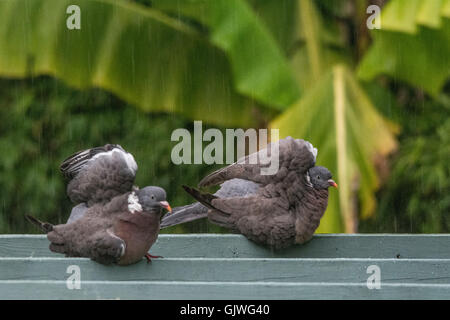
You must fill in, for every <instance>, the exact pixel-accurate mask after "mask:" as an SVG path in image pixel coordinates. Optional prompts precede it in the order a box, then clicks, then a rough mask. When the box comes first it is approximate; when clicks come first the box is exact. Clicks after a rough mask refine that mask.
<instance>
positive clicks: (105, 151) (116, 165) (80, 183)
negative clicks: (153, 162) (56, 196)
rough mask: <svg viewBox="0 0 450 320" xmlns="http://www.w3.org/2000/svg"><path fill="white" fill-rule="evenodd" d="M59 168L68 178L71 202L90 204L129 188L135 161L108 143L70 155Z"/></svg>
mask: <svg viewBox="0 0 450 320" xmlns="http://www.w3.org/2000/svg"><path fill="white" fill-rule="evenodd" d="M60 168H61V172H62V173H63V175H64V176H65V177H66V178H67V179H68V180H69V182H68V185H67V195H68V196H69V198H70V199H71V200H72V202H74V203H75V204H78V203H86V205H87V206H88V207H90V206H91V205H92V204H94V203H106V202H108V201H109V200H111V199H112V198H113V197H115V196H117V195H119V194H123V193H125V192H128V191H131V190H132V187H133V183H134V179H135V177H136V171H137V164H136V162H135V160H134V158H133V156H132V155H131V154H130V153H128V152H126V151H125V150H124V149H123V148H122V147H121V146H119V145H111V144H107V145H105V146H103V147H96V148H92V149H88V150H84V151H80V152H78V153H76V154H74V155H72V156H70V157H69V158H67V159H66V160H64V162H63V163H62V164H61V167H60Z"/></svg>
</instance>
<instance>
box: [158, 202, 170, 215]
mask: <svg viewBox="0 0 450 320" xmlns="http://www.w3.org/2000/svg"><path fill="white" fill-rule="evenodd" d="M159 204H160V205H161V207H163V208H165V209H167V211H169V212H172V208H171V207H170V204H169V203H168V202H167V201H160V202H159Z"/></svg>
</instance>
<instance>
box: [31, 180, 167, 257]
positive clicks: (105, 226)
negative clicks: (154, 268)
mask: <svg viewBox="0 0 450 320" xmlns="http://www.w3.org/2000/svg"><path fill="white" fill-rule="evenodd" d="M163 208H165V209H167V210H168V211H169V212H170V211H171V208H170V205H169V203H168V202H167V201H166V192H165V191H164V189H162V188H160V187H154V186H148V187H145V188H142V189H140V190H137V191H131V192H126V193H124V194H122V195H118V196H115V197H114V198H113V199H111V201H109V202H108V203H106V204H100V203H96V204H94V205H92V206H91V207H89V208H88V209H87V210H86V212H85V214H84V215H83V216H82V217H81V218H79V219H78V220H76V221H74V222H71V223H66V224H59V225H52V224H50V223H48V222H42V221H39V220H38V219H36V218H34V217H32V216H29V215H27V216H26V217H27V219H28V220H29V221H30V222H32V223H33V224H35V225H37V226H38V227H40V229H41V230H42V231H43V232H45V233H47V238H48V240H49V241H50V250H51V251H53V252H57V253H62V254H65V255H66V256H67V257H86V258H91V259H92V260H94V261H97V262H99V263H102V264H118V265H129V264H133V263H136V262H138V261H140V260H141V259H142V258H143V257H146V258H147V260H148V261H151V258H158V257H159V256H152V255H150V254H149V253H148V251H149V249H150V247H151V246H152V245H153V243H154V242H155V241H156V239H157V237H158V233H159V230H160V219H161V215H162V212H163Z"/></svg>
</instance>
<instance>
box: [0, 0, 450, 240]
mask: <svg viewBox="0 0 450 320" xmlns="http://www.w3.org/2000/svg"><path fill="white" fill-rule="evenodd" d="M74 4H75V5H78V6H79V7H80V10H81V20H80V22H81V29H80V30H77V29H74V30H69V29H68V28H67V27H66V21H67V19H68V18H69V19H70V17H71V14H72V13H66V9H67V7H68V6H69V5H74ZM370 5H376V6H378V7H379V8H381V16H380V17H378V19H380V20H379V21H380V22H381V28H380V29H369V28H368V24H369V25H371V23H372V20H371V19H369V17H370V16H371V15H372V14H373V11H370V12H369V13H368V12H367V9H368V7H369V6H370ZM368 19H369V22H368ZM449 76H450V0H410V1H403V0H390V1H383V0H378V1H375V0H372V1H366V0H215V1H207V0H154V1H150V0H140V1H125V0H116V1H114V0H70V1H69V0H2V1H1V2H0V233H35V232H37V230H36V229H35V228H34V227H33V226H31V225H29V224H27V223H26V222H25V220H24V218H23V217H24V214H32V215H34V216H37V217H40V218H42V219H43V220H47V221H50V222H53V223H63V222H64V221H65V220H66V219H67V217H68V215H69V213H70V210H71V203H70V201H69V200H68V198H67V197H66V195H65V185H64V180H63V178H62V176H61V174H60V173H59V164H60V162H61V161H62V160H63V159H65V158H66V157H67V156H68V155H70V154H72V153H74V152H75V151H78V150H81V149H84V148H90V147H93V146H98V145H103V144H105V143H119V144H121V145H122V146H123V147H124V148H125V149H126V150H128V151H129V152H131V153H133V155H134V156H135V158H136V161H137V163H138V165H139V171H138V176H137V184H138V185H140V186H144V185H151V184H153V185H160V186H162V187H164V188H165V189H166V190H167V192H168V200H169V201H170V203H171V205H172V207H174V206H178V205H184V204H186V203H190V202H191V201H192V200H191V199H190V198H189V196H187V195H186V194H185V193H184V192H183V190H182V189H181V185H182V184H188V185H196V184H197V182H198V181H199V180H200V179H201V178H202V177H203V176H204V175H206V174H207V173H209V172H211V171H213V170H214V169H216V168H218V167H220V165H214V166H209V165H178V166H177V165H174V164H172V162H171V159H170V154H171V150H172V148H173V146H174V145H175V144H176V142H171V141H170V136H171V133H172V131H173V130H175V129H177V128H187V129H189V130H192V129H193V121H194V120H203V122H204V129H206V128H208V127H215V128H219V129H221V130H223V129H225V128H274V129H279V130H280V137H281V138H282V137H285V136H287V135H291V136H293V137H295V138H303V139H306V140H309V141H310V142H311V143H312V144H313V145H314V146H315V147H317V148H318V150H319V154H318V161H317V163H318V164H319V165H324V166H327V167H328V168H329V169H330V170H331V171H332V172H333V173H334V177H335V180H336V181H337V182H338V184H339V190H338V191H335V190H332V191H330V201H329V207H328V209H327V212H326V214H325V216H324V218H323V219H322V221H321V226H320V228H319V232H414V233H440V232H450V215H449V212H450V164H449V159H450V117H449V115H450V90H449V89H450V84H449V81H448V79H449ZM205 145H206V144H204V146H205ZM164 232H175V233H182V232H226V230H223V229H221V228H219V227H216V226H213V225H211V224H209V223H208V222H207V221H196V222H192V223H188V224H185V225H181V226H176V227H173V228H169V229H167V230H164Z"/></svg>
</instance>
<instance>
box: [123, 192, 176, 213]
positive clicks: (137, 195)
mask: <svg viewBox="0 0 450 320" xmlns="http://www.w3.org/2000/svg"><path fill="white" fill-rule="evenodd" d="M163 208H164V209H167V210H168V211H169V212H172V208H171V207H170V205H169V203H168V202H167V201H166V192H165V191H164V189H163V188H160V187H153V186H152V187H145V188H142V189H139V190H136V191H133V192H132V193H131V194H130V195H129V196H128V209H129V210H130V212H131V213H134V211H142V212H146V213H156V214H160V213H161V212H162V209H163Z"/></svg>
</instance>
